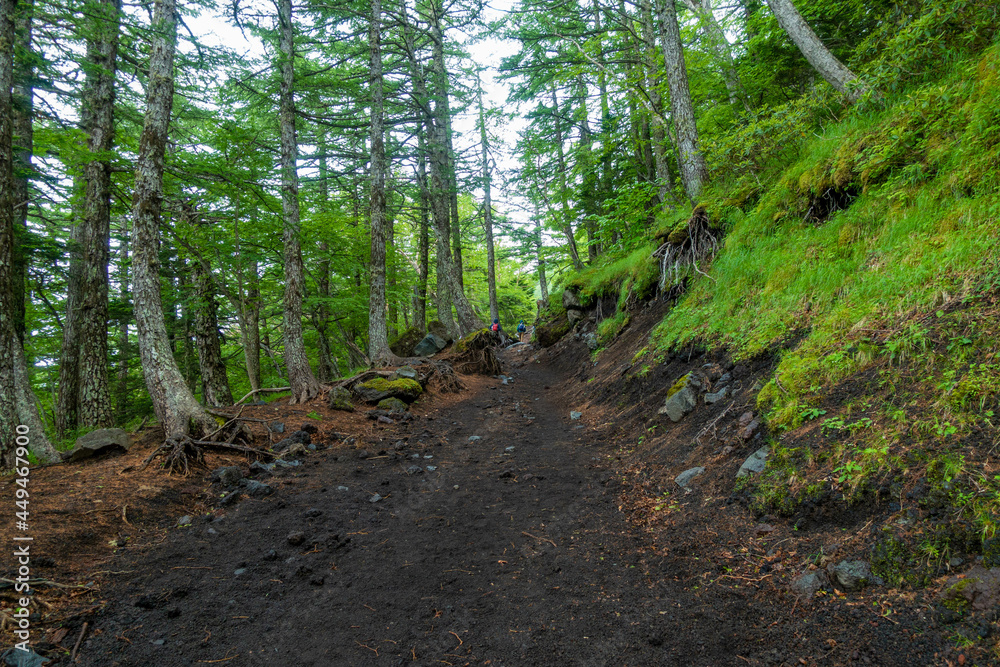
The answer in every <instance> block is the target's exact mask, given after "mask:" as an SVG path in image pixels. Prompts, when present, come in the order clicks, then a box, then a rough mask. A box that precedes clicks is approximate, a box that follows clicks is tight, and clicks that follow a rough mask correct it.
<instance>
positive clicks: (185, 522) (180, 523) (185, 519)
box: [177, 515, 191, 528]
mask: <svg viewBox="0 0 1000 667" xmlns="http://www.w3.org/2000/svg"><path fill="white" fill-rule="evenodd" d="M190 525H191V517H190V516H187V515H185V516H182V517H181V518H179V519H177V527H178V528H183V527H184V526H190Z"/></svg>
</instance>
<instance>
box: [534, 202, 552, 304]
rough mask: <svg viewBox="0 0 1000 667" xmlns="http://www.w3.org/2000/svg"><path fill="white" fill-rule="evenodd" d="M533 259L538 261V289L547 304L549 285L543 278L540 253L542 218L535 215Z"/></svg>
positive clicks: (542, 263) (543, 264) (543, 263)
mask: <svg viewBox="0 0 1000 667" xmlns="http://www.w3.org/2000/svg"><path fill="white" fill-rule="evenodd" d="M535 260H536V261H537V262H538V291H539V292H540V293H541V296H542V304H543V305H545V306H548V305H549V285H548V281H546V279H545V256H544V255H543V254H542V218H541V216H539V215H536V216H535Z"/></svg>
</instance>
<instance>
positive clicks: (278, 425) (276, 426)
mask: <svg viewBox="0 0 1000 667" xmlns="http://www.w3.org/2000/svg"><path fill="white" fill-rule="evenodd" d="M267 428H268V430H270V431H271V432H272V433H284V432H285V425H284V424H283V423H282V422H272V423H270V424H268V425H267Z"/></svg>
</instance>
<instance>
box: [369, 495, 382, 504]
mask: <svg viewBox="0 0 1000 667" xmlns="http://www.w3.org/2000/svg"><path fill="white" fill-rule="evenodd" d="M380 500H382V496H380V495H379V494H377V493H376V494H375V495H374V496H372V497H371V498H369V499H368V502H370V503H377V502H378V501H380Z"/></svg>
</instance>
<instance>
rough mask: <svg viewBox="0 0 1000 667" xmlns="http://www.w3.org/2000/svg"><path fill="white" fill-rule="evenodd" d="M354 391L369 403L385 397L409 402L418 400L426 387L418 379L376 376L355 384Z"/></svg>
mask: <svg viewBox="0 0 1000 667" xmlns="http://www.w3.org/2000/svg"><path fill="white" fill-rule="evenodd" d="M354 393H355V395H356V396H358V397H359V398H361V399H362V400H365V401H368V402H369V403H378V402H379V401H381V400H382V399H385V398H398V399H400V400H402V401H405V402H407V403H412V402H413V401H415V400H417V397H418V396H420V394H422V393H424V388H423V387H421V386H420V383H419V382H417V381H416V380H408V379H406V378H400V379H399V380H387V379H386V378H375V379H374V380H368V381H367V382H362V383H361V384H358V385H355V387H354Z"/></svg>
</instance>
